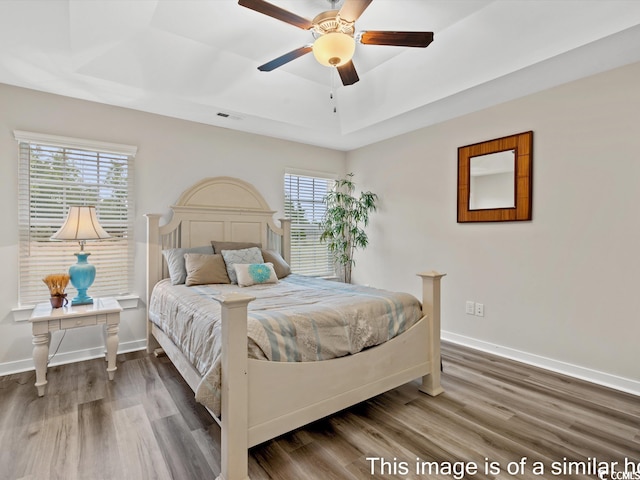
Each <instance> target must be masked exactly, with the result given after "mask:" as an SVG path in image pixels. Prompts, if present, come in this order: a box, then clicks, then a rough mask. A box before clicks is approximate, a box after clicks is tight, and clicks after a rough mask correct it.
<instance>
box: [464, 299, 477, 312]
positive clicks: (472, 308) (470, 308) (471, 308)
mask: <svg viewBox="0 0 640 480" xmlns="http://www.w3.org/2000/svg"><path fill="white" fill-rule="evenodd" d="M475 308H476V306H475V303H473V302H472V301H470V300H467V304H466V309H465V313H466V314H467V315H475Z"/></svg>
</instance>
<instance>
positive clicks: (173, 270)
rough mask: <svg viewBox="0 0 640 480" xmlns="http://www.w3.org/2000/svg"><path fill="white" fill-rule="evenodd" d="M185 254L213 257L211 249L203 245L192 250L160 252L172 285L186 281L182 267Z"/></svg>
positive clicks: (185, 273)
mask: <svg viewBox="0 0 640 480" xmlns="http://www.w3.org/2000/svg"><path fill="white" fill-rule="evenodd" d="M185 253H204V254H207V253H208V254H209V255H213V247H212V246H211V245H205V246H203V247H193V248H170V249H167V250H163V251H162V255H164V259H165V261H166V262H167V268H168V269H169V277H170V278H171V283H172V284H173V285H182V284H183V283H184V282H185V280H186V279H187V270H186V268H185V265H184V254H185Z"/></svg>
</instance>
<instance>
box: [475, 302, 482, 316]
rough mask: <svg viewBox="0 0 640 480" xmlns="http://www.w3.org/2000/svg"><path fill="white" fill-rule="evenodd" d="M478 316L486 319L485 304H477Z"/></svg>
mask: <svg viewBox="0 0 640 480" xmlns="http://www.w3.org/2000/svg"><path fill="white" fill-rule="evenodd" d="M476 316H478V317H484V303H476Z"/></svg>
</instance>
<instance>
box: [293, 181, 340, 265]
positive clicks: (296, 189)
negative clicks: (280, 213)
mask: <svg viewBox="0 0 640 480" xmlns="http://www.w3.org/2000/svg"><path fill="white" fill-rule="evenodd" d="M333 184H334V181H333V180H330V179H326V178H317V177H311V176H303V175H294V174H290V173H286V174H285V176H284V198H285V205H284V213H285V216H286V217H287V218H289V219H291V271H292V272H295V273H299V274H301V275H313V276H322V277H326V276H333V275H334V274H335V271H334V270H335V269H334V264H333V257H332V255H331V253H330V252H329V250H328V249H327V245H326V244H325V243H321V242H320V234H321V230H320V222H321V221H322V218H323V217H324V214H325V211H326V206H325V203H324V197H325V195H326V194H327V192H328V191H329V190H330V189H331V188H332V187H333Z"/></svg>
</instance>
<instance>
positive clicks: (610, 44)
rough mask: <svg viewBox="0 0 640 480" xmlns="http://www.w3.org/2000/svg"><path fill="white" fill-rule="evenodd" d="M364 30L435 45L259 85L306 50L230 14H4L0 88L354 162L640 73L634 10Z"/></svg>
mask: <svg viewBox="0 0 640 480" xmlns="http://www.w3.org/2000/svg"><path fill="white" fill-rule="evenodd" d="M272 3H274V4H276V5H278V6H280V7H282V8H285V9H287V10H290V11H292V12H294V13H296V14H298V15H301V16H304V17H307V18H309V19H311V18H313V17H314V16H315V15H316V14H318V13H319V12H321V11H324V10H328V9H330V4H329V2H328V0H272ZM365 29H366V30H409V31H411V30H418V31H432V32H434V37H435V38H434V41H433V43H432V44H431V45H430V46H429V47H428V48H426V49H422V48H403V47H387V46H377V45H361V44H358V45H357V49H356V54H355V56H354V59H353V61H354V64H355V66H356V69H357V71H358V74H359V76H360V82H358V83H356V84H355V85H352V86H349V87H343V86H342V85H341V83H340V81H339V79H338V77H337V75H336V72H333V71H332V68H328V67H323V66H321V65H319V64H318V63H316V61H315V59H314V58H313V55H311V54H309V55H305V56H303V57H301V58H298V59H296V60H294V61H292V62H290V63H288V64H286V65H285V66H283V67H281V68H279V69H276V70H274V71H273V72H260V71H258V70H257V67H258V65H261V64H263V63H266V62H267V61H269V60H272V59H274V58H276V57H278V56H280V55H282V54H284V53H286V52H289V51H291V50H293V49H295V48H297V47H300V46H303V45H305V44H308V43H311V42H312V40H313V39H312V36H311V33H310V32H309V31H304V30H301V29H298V28H296V27H294V26H292V25H289V24H286V23H283V22H280V21H278V20H275V19H273V18H271V17H267V16H264V15H261V14H259V13H256V12H254V11H252V10H249V9H247V8H244V7H241V6H239V5H238V4H237V1H236V0H104V1H100V0H73V1H69V0H0V82H1V83H7V84H11V85H17V86H21V87H26V88H32V89H35V90H41V91H45V92H50V93H56V94H60V95H66V96H70V97H76V98H81V99H86V100H92V101H96V102H101V103H106V104H111V105H117V106H122V107H127V108H133V109H137V110H142V111H147V112H153V113H158V114H162V115H168V116H171V117H177V118H182V119H188V120H193V121H196V122H201V123H206V124H211V125H217V126H221V127H226V128H231V129H236V130H243V131H247V132H252V133H258V134H264V135H269V136H273V137H278V138H284V139H289V140H294V141H299V142H303V143H308V144H312V145H321V146H326V147H330V148H336V149H340V150H350V149H354V148H357V147H360V146H363V145H367V144H370V143H373V142H376V141H379V140H383V139H385V138H389V137H392V136H395V135H398V134H401V133H404V132H407V131H411V130H415V129H417V128H420V127H423V126H426V125H430V124H433V123H437V122H440V121H443V120H446V119H449V118H453V117H455V116H458V115H462V114H465V113H468V112H471V111H475V110H478V109H480V108H485V107H487V106H490V105H493V104H496V103H500V102H504V101H507V100H510V99H512V98H517V97H519V96H522V95H526V94H528V93H532V92H535V91H539V90H542V89H545V88H549V87H552V86H554V85H557V84H560V83H564V82H567V81H571V80H574V79H577V78H581V77H583V76H586V75H590V74H593V73H597V72H600V71H604V70H608V69H611V68H615V67H617V66H621V65H624V64H627V63H631V62H636V61H640V0H626V1H618V0H496V1H491V0H373V3H372V4H371V5H370V6H369V8H368V9H367V10H366V11H365V12H364V13H363V15H362V16H361V17H360V19H359V20H358V21H357V22H356V31H360V30H365ZM332 85H335V90H334V91H335V97H334V100H333V101H332V100H331V99H330V96H329V93H330V91H331V89H332ZM334 106H336V108H337V113H333V107H334ZM219 112H222V113H226V114H229V115H230V117H228V118H223V117H221V116H219V115H218V113H219Z"/></svg>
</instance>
